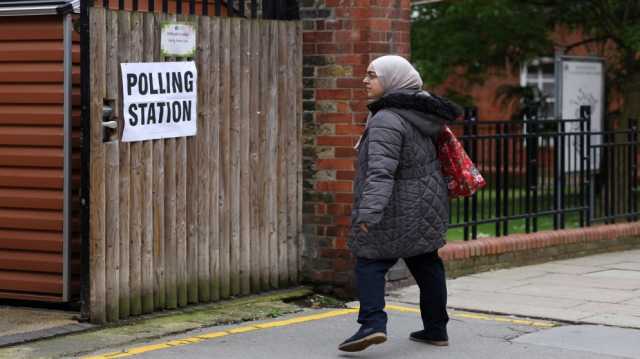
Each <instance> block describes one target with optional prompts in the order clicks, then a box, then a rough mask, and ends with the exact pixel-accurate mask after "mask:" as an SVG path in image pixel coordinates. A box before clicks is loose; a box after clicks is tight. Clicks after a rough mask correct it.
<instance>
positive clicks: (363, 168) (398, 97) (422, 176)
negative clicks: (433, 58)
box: [348, 90, 461, 259]
mask: <svg viewBox="0 0 640 359" xmlns="http://www.w3.org/2000/svg"><path fill="white" fill-rule="evenodd" d="M369 109H370V110H371V117H370V118H369V121H368V122H367V127H366V129H365V132H364V134H363V135H362V137H361V140H360V143H359V145H358V147H357V148H358V165H357V174H356V179H355V183H354V205H353V210H352V214H351V236H350V238H349V243H348V244H349V247H350V249H351V251H352V252H353V254H354V255H355V256H356V257H364V258H371V259H381V258H406V257H412V256H416V255H419V254H423V253H426V252H432V251H435V250H437V249H439V248H440V247H442V246H443V245H444V244H445V238H446V237H445V235H446V231H447V225H448V218H449V199H448V195H447V185H446V182H445V179H444V178H443V175H442V171H441V168H440V163H439V161H438V160H437V152H436V148H435V145H434V142H435V138H436V137H437V136H438V134H439V133H440V131H441V130H442V128H443V124H444V123H445V122H446V121H452V120H454V119H455V118H458V117H459V116H460V114H461V110H460V108H459V107H458V106H457V105H455V104H453V103H451V102H449V101H447V100H446V99H443V98H440V97H437V96H434V95H429V94H427V93H425V92H422V91H415V90H401V91H396V92H391V93H389V94H386V95H385V96H383V97H382V98H381V99H379V100H378V101H376V102H374V103H372V104H370V105H369ZM361 223H367V225H368V233H365V232H364V231H362V230H361V229H360V224H361Z"/></svg>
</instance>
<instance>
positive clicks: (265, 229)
mask: <svg viewBox="0 0 640 359" xmlns="http://www.w3.org/2000/svg"><path fill="white" fill-rule="evenodd" d="M270 35H271V33H270V28H269V22H266V21H261V22H260V87H259V88H260V96H259V98H260V103H259V106H260V116H259V121H260V123H259V127H258V137H259V141H260V142H259V148H260V150H259V156H260V158H259V161H258V163H259V168H258V173H259V174H260V182H259V183H258V188H259V193H258V203H259V211H260V212H259V214H258V232H259V236H260V245H259V249H260V287H261V288H262V290H266V289H268V288H269V287H270V273H271V270H270V266H269V259H270V255H269V250H270V245H269V239H270V238H271V235H270V234H269V218H268V215H269V211H268V190H269V188H268V186H267V184H268V183H269V176H268V175H269V173H268V168H269V167H268V161H269V152H268V146H267V145H268V144H267V113H268V104H269V100H270V97H271V92H270V89H271V85H270V84H269V54H270V53H269V49H270V45H271V44H270V41H269V36H270Z"/></svg>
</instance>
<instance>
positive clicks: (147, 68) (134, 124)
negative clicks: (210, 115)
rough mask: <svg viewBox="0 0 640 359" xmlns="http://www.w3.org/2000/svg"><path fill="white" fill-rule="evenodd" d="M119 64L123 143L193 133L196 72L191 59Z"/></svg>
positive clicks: (196, 90)
mask: <svg viewBox="0 0 640 359" xmlns="http://www.w3.org/2000/svg"><path fill="white" fill-rule="evenodd" d="M120 66H121V69H122V95H123V96H122V97H123V111H122V113H123V116H124V132H123V134H122V141H123V142H133V141H144V140H154V139H159V138H172V137H183V136H193V135H195V134H196V132H197V127H196V123H197V113H198V111H197V98H198V89H197V84H198V73H197V70H196V65H195V63H194V62H193V61H185V62H145V63H123V64H120Z"/></svg>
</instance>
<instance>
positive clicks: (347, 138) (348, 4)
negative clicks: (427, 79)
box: [300, 0, 410, 293]
mask: <svg viewBox="0 0 640 359" xmlns="http://www.w3.org/2000/svg"><path fill="white" fill-rule="evenodd" d="M300 15H301V19H302V21H303V26H304V35H303V36H304V50H303V53H304V70H303V71H304V77H305V90H304V123H305V137H306V143H305V149H304V154H305V167H304V178H305V189H304V191H305V199H304V223H305V241H306V243H305V246H306V250H305V258H304V259H305V260H304V263H305V265H304V268H303V272H304V274H305V276H306V279H307V280H310V281H312V282H314V283H316V284H319V285H322V284H326V285H329V286H331V288H332V289H337V291H338V292H343V293H347V292H350V289H351V288H352V276H351V271H352V258H351V254H350V252H349V249H348V248H347V246H346V241H347V236H348V228H349V224H350V213H351V203H352V186H353V178H354V176H355V172H354V160H355V150H354V149H353V145H354V144H355V143H356V141H357V139H358V137H359V135H360V134H361V133H362V130H363V128H364V122H365V119H366V116H367V108H366V105H367V100H366V95H365V92H364V90H363V85H362V78H363V76H364V74H365V72H366V68H367V66H368V64H369V62H370V61H371V60H373V59H374V58H376V57H377V56H380V55H386V54H398V55H402V56H408V55H409V48H410V44H409V31H410V1H409V0H303V2H302V7H301V12H300Z"/></svg>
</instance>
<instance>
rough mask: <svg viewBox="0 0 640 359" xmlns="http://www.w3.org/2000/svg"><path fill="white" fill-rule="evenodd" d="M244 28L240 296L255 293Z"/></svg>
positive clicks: (244, 31) (246, 27)
mask: <svg viewBox="0 0 640 359" xmlns="http://www.w3.org/2000/svg"><path fill="white" fill-rule="evenodd" d="M240 29H241V34H240V44H241V46H240V47H241V58H240V69H241V75H240V76H241V82H240V84H241V88H240V89H239V90H240V121H241V122H240V189H241V190H240V293H242V294H243V295H247V294H249V293H250V292H251V276H250V274H251V273H250V270H251V247H250V241H251V233H250V230H251V227H250V226H251V222H250V219H251V202H250V200H251V197H250V196H251V190H250V187H251V181H250V178H249V166H250V162H249V160H250V158H249V137H250V133H249V131H250V127H249V126H250V121H251V119H250V117H249V108H250V103H251V93H250V92H249V91H250V89H249V85H250V81H251V73H250V62H249V60H250V51H251V42H250V40H251V37H250V36H251V34H250V30H251V23H250V22H248V21H246V20H244V19H242V20H240Z"/></svg>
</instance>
